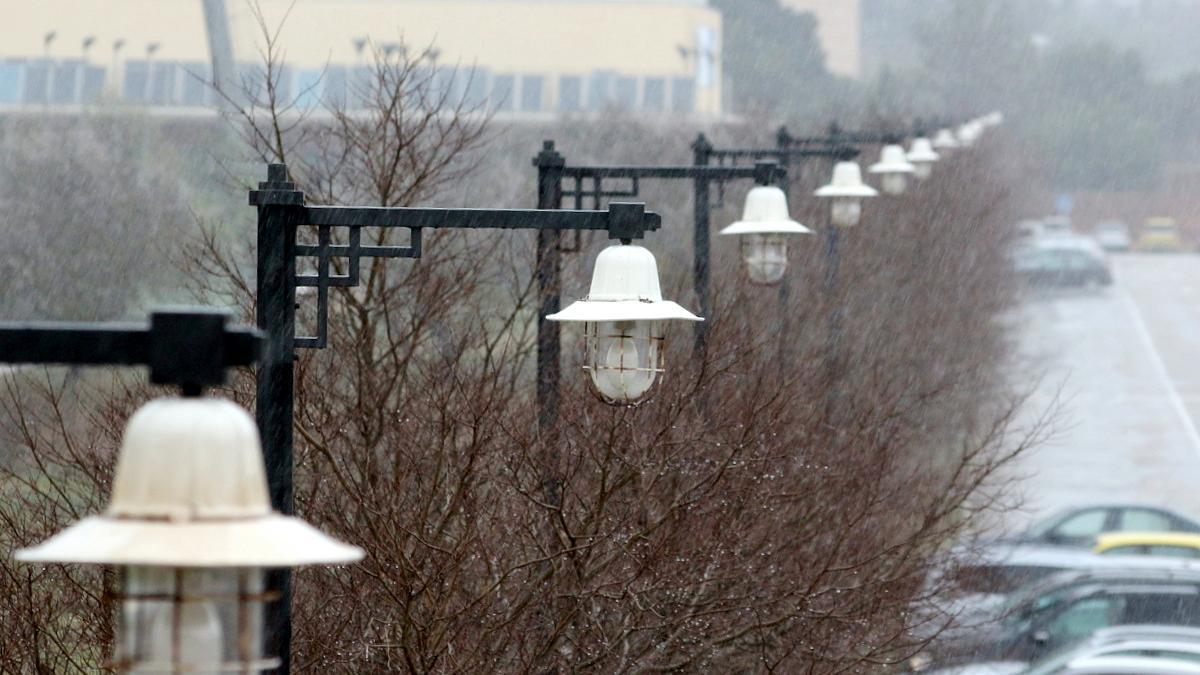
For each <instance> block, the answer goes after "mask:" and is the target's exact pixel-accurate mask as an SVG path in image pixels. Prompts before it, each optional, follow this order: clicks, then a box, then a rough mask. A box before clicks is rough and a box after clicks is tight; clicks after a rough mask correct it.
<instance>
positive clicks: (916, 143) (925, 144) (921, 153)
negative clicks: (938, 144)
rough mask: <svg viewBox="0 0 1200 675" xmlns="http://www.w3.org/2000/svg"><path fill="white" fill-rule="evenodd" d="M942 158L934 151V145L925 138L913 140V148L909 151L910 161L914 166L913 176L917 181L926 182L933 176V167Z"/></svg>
mask: <svg viewBox="0 0 1200 675" xmlns="http://www.w3.org/2000/svg"><path fill="white" fill-rule="evenodd" d="M939 159H941V157H939V156H938V154H937V153H936V152H934V150H933V143H931V142H930V141H929V139H928V138H927V137H925V136H920V137H918V138H915V139H913V142H912V147H911V148H909V150H908V161H909V162H910V163H912V165H913V175H914V176H916V177H917V180H925V179H927V178H929V176H930V175H932V174H933V165H934V164H935V163H936V162H937V161H938V160H939Z"/></svg>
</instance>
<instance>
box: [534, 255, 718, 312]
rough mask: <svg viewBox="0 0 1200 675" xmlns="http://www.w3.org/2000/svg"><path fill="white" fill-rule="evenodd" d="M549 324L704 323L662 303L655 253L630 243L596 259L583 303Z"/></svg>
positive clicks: (569, 307)
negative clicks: (680, 321) (577, 322)
mask: <svg viewBox="0 0 1200 675" xmlns="http://www.w3.org/2000/svg"><path fill="white" fill-rule="evenodd" d="M546 318H547V319H548V320H550V321H585V322H594V321H659V320H665V319H680V320H683V321H703V320H704V319H703V318H701V317H698V316H696V315H695V314H692V313H691V312H689V311H687V310H686V309H684V308H683V307H680V306H679V305H678V304H676V303H674V302H671V301H669V300H663V298H662V290H661V288H660V287H659V283H658V263H656V262H655V260H654V254H652V253H651V252H650V251H648V250H646V249H645V248H642V247H641V246H633V245H630V244H618V245H616V246H609V247H608V248H606V249H604V250H603V251H601V252H600V255H598V256H596V267H595V269H594V270H593V271H592V286H591V290H590V291H589V292H588V295H587V297H586V298H584V299H583V300H579V301H576V302H573V303H571V304H570V305H569V306H568V307H567V308H566V309H564V310H562V311H561V312H558V313H556V314H551V315H549V316H547V317H546Z"/></svg>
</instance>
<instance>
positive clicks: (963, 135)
mask: <svg viewBox="0 0 1200 675" xmlns="http://www.w3.org/2000/svg"><path fill="white" fill-rule="evenodd" d="M982 134H983V125H981V124H980V123H979V122H977V121H974V120H972V121H970V122H967V123H966V124H963V125H962V126H960V127H959V128H958V142H959V143H960V144H961V145H962V146H963V147H964V148H969V147H971V146H972V145H974V144H975V141H977V140H979V136H980V135H982Z"/></svg>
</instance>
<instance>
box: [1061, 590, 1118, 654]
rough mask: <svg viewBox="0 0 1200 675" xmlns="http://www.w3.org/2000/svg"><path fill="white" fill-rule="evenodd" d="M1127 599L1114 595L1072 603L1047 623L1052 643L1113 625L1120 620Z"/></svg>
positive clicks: (1075, 638) (1085, 635) (1073, 638)
mask: <svg viewBox="0 0 1200 675" xmlns="http://www.w3.org/2000/svg"><path fill="white" fill-rule="evenodd" d="M1124 609H1125V599H1124V598H1120V597H1114V596H1100V597H1093V598H1082V599H1080V600H1079V601H1078V602H1075V603H1074V604H1072V605H1070V606H1069V607H1067V608H1066V609H1064V610H1063V611H1062V612H1060V613H1059V614H1058V616H1056V617H1054V618H1053V619H1051V620H1050V623H1048V624H1047V625H1046V632H1047V633H1049V634H1050V644H1051V645H1061V644H1066V643H1068V642H1072V641H1074V640H1078V639H1080V638H1085V637H1087V636H1089V635H1091V634H1092V633H1095V632H1096V631H1098V630H1100V629H1101V628H1106V627H1108V626H1111V625H1113V624H1115V623H1117V621H1119V620H1120V618H1121V615H1122V613H1123V612H1124Z"/></svg>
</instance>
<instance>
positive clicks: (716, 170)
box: [533, 141, 786, 427]
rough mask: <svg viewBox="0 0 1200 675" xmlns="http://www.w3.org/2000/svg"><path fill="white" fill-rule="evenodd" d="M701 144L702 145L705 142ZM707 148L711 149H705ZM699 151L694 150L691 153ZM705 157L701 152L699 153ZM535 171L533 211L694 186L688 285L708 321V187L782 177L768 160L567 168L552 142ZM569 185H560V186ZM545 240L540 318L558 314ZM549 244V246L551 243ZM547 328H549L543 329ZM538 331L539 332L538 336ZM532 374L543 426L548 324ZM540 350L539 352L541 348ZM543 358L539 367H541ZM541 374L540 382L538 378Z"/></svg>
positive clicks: (551, 366) (553, 254)
mask: <svg viewBox="0 0 1200 675" xmlns="http://www.w3.org/2000/svg"><path fill="white" fill-rule="evenodd" d="M705 143H707V142H705ZM705 147H709V148H710V147H711V146H705ZM697 152H699V150H698V151H697ZM705 152H707V150H705ZM697 156H698V157H699V155H697ZM533 163H534V166H536V167H537V168H538V208H545V209H561V208H563V201H564V199H568V198H570V199H572V200H573V202H572V206H571V208H573V209H575V210H579V209H582V208H583V207H584V204H585V200H589V199H590V200H591V201H592V207H593V208H596V209H598V208H600V206H601V203H602V202H603V200H604V199H605V198H610V197H625V198H629V197H637V196H639V194H640V191H641V182H640V181H642V180H644V179H645V180H690V181H693V183H694V186H695V188H694V206H693V210H692V220H693V225H692V232H693V234H692V252H693V258H692V285H693V288H694V290H695V293H696V303H697V305H698V312H699V314H700V315H701V316H708V315H709V309H710V305H711V303H710V301H709V243H710V239H711V236H710V235H711V232H710V229H711V217H710V208H711V207H710V199H709V189H710V186H711V185H712V184H713V183H718V184H723V183H725V182H728V181H732V180H739V179H753V180H754V182H755V183H756V184H758V185H772V184H774V183H776V182H782V181H783V180H785V178H786V176H785V173H784V170H783V169H781V168H780V166H779V164H778V163H777V162H774V161H759V162H757V163H756V164H754V165H753V166H707V161H704V162H700V161H697V163H696V164H695V165H693V166H639V165H613V166H568V165H567V163H566V160H565V159H564V158H563V156H562V155H561V154H560V153H559V152H558V151H557V150H556V149H555V147H554V141H545V142H544V143H543V144H542V151H541V152H540V153H538V155H537V157H535V158H534V160H533ZM610 179H615V180H621V181H628V182H625V183H622V184H621V185H618V186H615V187H613V186H610V185H609V184H608V183H606V181H608V180H610ZM564 180H565V181H570V183H571V184H570V185H568V186H567V187H564V186H563V181H564ZM545 234H546V235H547V236H546V241H545V245H543V238H542V237H541V236H539V238H538V270H539V276H538V279H539V282H541V281H543V280H544V281H545V285H544V286H542V285H539V290H540V291H541V292H542V297H543V302H544V303H545V304H544V305H543V315H545V312H546V310H548V309H550V308H551V307H552V308H553V311H558V305H559V302H560V297H561V293H562V288H561V282H560V280H559V269H558V266H559V254H560V252H562V251H563V250H564V249H563V248H562V247H561V246H560V245H559V242H558V241H557V235H558V233H557V232H554V233H550V232H547V233H545ZM552 238H553V239H554V240H553V241H551V239H552ZM547 324H549V325H547ZM706 325H707V324H706V323H704V322H697V323H695V324H694V326H695V348H696V350H698V351H699V350H702V349H703V348H704V344H705V335H706V329H705V326H706ZM543 330H544V332H543ZM538 338H539V339H538V345H539V349H538V359H539V361H538V366H539V368H538V372H539V379H538V383H539V394H544V396H545V398H544V399H539V408H538V410H539V420H540V422H541V423H542V425H543V427H548V426H549V425H551V424H553V422H554V420H555V419H556V417H557V407H558V394H557V384H558V364H559V354H558V350H559V349H560V342H559V334H558V328H557V326H556V325H554V324H553V323H552V322H543V323H542V324H540V325H539V333H538ZM543 347H545V348H543ZM543 357H544V359H545V363H543ZM543 373H544V374H545V379H543V378H542V377H541V375H542V374H543Z"/></svg>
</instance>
